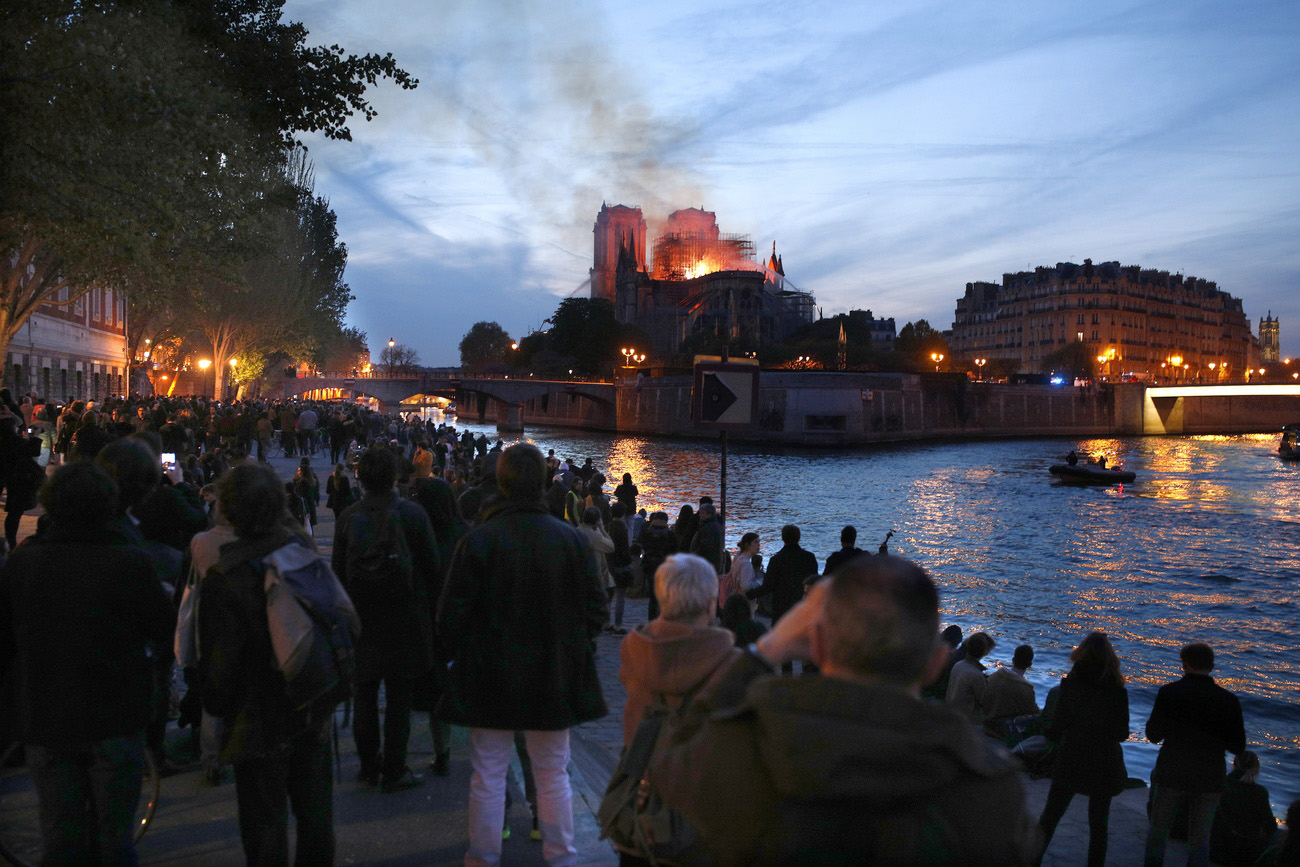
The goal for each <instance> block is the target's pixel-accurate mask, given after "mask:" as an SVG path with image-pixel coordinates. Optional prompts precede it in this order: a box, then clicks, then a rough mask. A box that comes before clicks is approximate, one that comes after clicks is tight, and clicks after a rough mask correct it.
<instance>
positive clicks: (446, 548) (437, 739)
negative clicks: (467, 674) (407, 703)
mask: <svg viewBox="0 0 1300 867" xmlns="http://www.w3.org/2000/svg"><path fill="white" fill-rule="evenodd" d="M415 501H416V502H417V503H419V504H420V505H421V506H422V507H423V508H424V511H425V513H426V514H427V515H428V516H429V523H430V524H432V525H433V534H434V537H435V538H436V539H437V540H438V562H439V564H440V565H441V567H442V570H441V572H440V573H439V574H438V578H437V580H436V581H435V582H434V590H433V592H432V593H431V594H430V595H431V598H432V599H433V600H434V602H435V606H436V601H437V599H438V598H439V597H441V595H442V585H443V584H444V582H445V581H446V578H447V569H448V567H450V566H451V557H452V554H453V553H455V551H456V544H457V543H458V542H460V540H461V538H462V537H463V536H464V535H465V534H466V533H468V532H469V529H470V527H469V523H468V522H466V521H465V519H464V518H462V517H461V516H460V510H459V509H458V508H457V506H456V495H455V494H453V493H452V491H451V485H449V484H447V483H446V482H444V481H443V480H442V479H438V478H429V479H419V480H418V481H416V483H415ZM436 614H437V611H436V607H435V611H434V615H435V616H436ZM449 661H450V659H449V658H448V656H447V652H446V650H445V649H444V648H443V646H442V643H441V642H439V641H437V640H436V639H435V641H434V665H433V668H432V669H430V670H429V675H428V677H426V678H424V679H423V680H422V681H421V682H420V684H419V685H418V686H417V687H416V690H415V709H416V710H425V711H427V712H428V714H429V732H430V734H431V735H432V739H433V760H432V761H430V762H429V770H431V771H433V772H434V773H435V774H437V775H438V776H440V777H445V776H447V775H448V774H449V773H451V767H450V761H451V726H449V725H447V723H445V722H443V721H442V720H440V719H438V715H437V713H435V711H434V709H435V708H436V707H437V705H438V701H439V699H441V698H442V694H443V692H444V691H445V690H446V688H447V663H448V662H449Z"/></svg>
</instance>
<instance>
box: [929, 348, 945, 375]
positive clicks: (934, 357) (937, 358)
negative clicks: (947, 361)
mask: <svg viewBox="0 0 1300 867" xmlns="http://www.w3.org/2000/svg"><path fill="white" fill-rule="evenodd" d="M930 360H931V361H933V362H934V372H935V373H938V372H939V362H941V361H943V353H942V352H931V353H930Z"/></svg>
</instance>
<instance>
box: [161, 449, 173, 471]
mask: <svg viewBox="0 0 1300 867" xmlns="http://www.w3.org/2000/svg"><path fill="white" fill-rule="evenodd" d="M174 463H176V452H163V456H162V465H163V466H164V467H165V466H168V465H170V464H174Z"/></svg>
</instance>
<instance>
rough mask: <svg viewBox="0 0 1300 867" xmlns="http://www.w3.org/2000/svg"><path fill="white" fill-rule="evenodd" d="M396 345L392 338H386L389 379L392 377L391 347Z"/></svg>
mask: <svg viewBox="0 0 1300 867" xmlns="http://www.w3.org/2000/svg"><path fill="white" fill-rule="evenodd" d="M396 345H397V343H396V342H395V341H394V340H393V338H391V337H390V338H388V376H389V378H390V379H391V378H392V376H393V347H394V346H396Z"/></svg>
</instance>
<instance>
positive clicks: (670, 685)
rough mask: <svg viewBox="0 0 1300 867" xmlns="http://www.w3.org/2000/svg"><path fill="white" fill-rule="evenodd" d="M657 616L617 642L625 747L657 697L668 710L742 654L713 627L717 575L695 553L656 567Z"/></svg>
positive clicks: (729, 638)
mask: <svg viewBox="0 0 1300 867" xmlns="http://www.w3.org/2000/svg"><path fill="white" fill-rule="evenodd" d="M654 582H655V595H656V596H657V597H658V598H659V606H660V607H659V616H658V617H656V618H655V619H654V620H651V621H650V622H649V623H643V624H641V625H640V626H638V627H637V628H636V629H634V630H633V631H632V632H630V633H628V636H627V637H626V638H624V639H623V643H622V644H621V645H620V646H619V658H620V660H621V665H620V667H619V671H618V679H619V681H620V682H621V683H622V684H623V686H625V687H626V688H627V703H626V704H625V705H624V706H623V745H624V746H627V745H628V744H629V743H631V742H632V735H634V734H636V729H637V726H638V725H639V724H640V722H641V719H642V717H644V716H645V711H646V708H647V707H649V706H650V704H651V702H652V700H653V698H654V696H655V695H662V696H663V697H664V701H665V703H666V704H667V705H668V706H669V707H672V708H676V707H677V706H678V705H680V704H681V701H682V699H683V697H684V696H687V695H689V694H693V693H696V692H698V691H699V690H700V688H701V687H703V686H705V685H706V684H708V683H710V682H712V681H713V680H715V679H716V678H717V677H718V676H720V675H721V674H722V672H723V671H724V670H725V669H726V668H727V665H728V664H729V663H731V662H734V661H735V660H736V658H737V657H738V656H739V655H740V651H739V650H737V649H736V647H735V644H734V640H733V637H732V634H731V632H729V631H728V630H726V629H721V628H719V627H716V626H713V625H712V623H713V613H714V610H715V608H716V605H717V595H718V589H717V588H718V575H717V573H716V572H714V571H713V567H712V565H711V564H710V563H709V561H707V560H705V559H704V558H702V557H697V556H696V555H694V554H673V555H672V556H670V557H669V558H668V559H667V560H665V561H664V562H663V565H662V566H660V567H659V568H658V569H657V570H656V571H655V576H654Z"/></svg>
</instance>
